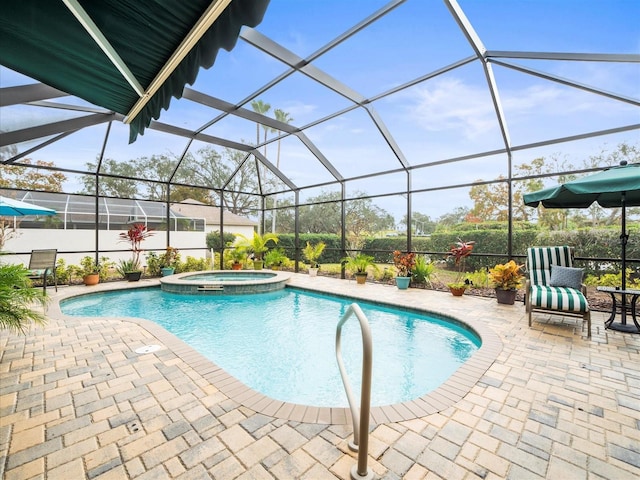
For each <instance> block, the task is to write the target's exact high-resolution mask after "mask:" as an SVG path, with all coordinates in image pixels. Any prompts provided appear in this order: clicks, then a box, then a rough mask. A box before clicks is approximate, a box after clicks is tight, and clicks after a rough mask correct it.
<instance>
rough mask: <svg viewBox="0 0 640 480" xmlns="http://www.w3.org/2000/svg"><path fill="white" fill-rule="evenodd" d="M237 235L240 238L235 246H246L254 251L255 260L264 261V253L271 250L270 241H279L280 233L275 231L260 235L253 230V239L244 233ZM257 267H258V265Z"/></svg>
mask: <svg viewBox="0 0 640 480" xmlns="http://www.w3.org/2000/svg"><path fill="white" fill-rule="evenodd" d="M237 237H238V240H237V241H236V243H235V247H236V248H238V247H240V248H246V249H247V250H249V251H250V252H252V253H253V254H254V257H255V258H254V262H262V258H263V255H264V254H265V252H266V251H267V250H269V247H268V244H269V242H273V243H274V244H276V243H278V235H276V234H275V233H265V234H264V235H260V234H259V233H258V232H253V238H251V239H249V238H247V237H245V236H244V235H242V234H238V235H237ZM260 268H261V267H260ZM256 269H258V267H257V265H256Z"/></svg>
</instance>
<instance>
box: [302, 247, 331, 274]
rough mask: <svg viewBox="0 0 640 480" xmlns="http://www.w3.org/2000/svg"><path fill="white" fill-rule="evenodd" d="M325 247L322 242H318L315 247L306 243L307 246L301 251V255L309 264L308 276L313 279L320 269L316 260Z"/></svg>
mask: <svg viewBox="0 0 640 480" xmlns="http://www.w3.org/2000/svg"><path fill="white" fill-rule="evenodd" d="M326 246H327V245H326V244H325V243H324V242H318V243H316V244H315V245H312V244H311V243H309V242H307V245H306V246H305V247H304V248H303V249H302V255H304V258H305V259H306V260H307V262H309V275H310V276H312V277H315V276H316V275H317V274H318V270H319V269H320V264H319V263H318V258H320V255H322V252H324V248H325V247H326Z"/></svg>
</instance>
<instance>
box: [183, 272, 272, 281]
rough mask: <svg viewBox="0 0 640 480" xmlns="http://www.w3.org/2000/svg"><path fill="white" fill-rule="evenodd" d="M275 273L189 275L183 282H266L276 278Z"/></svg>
mask: <svg viewBox="0 0 640 480" xmlns="http://www.w3.org/2000/svg"><path fill="white" fill-rule="evenodd" d="M275 276H276V274H275V273H266V272H265V273H253V272H246V273H245V272H238V273H231V272H228V273H224V272H215V273H196V274H194V275H188V276H184V277H182V280H189V281H195V282H229V281H232V282H244V281H252V280H264V279H267V278H273V277H275Z"/></svg>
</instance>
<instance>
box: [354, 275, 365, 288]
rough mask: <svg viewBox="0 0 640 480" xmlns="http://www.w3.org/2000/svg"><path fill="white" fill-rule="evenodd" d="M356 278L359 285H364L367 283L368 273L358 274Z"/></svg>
mask: <svg viewBox="0 0 640 480" xmlns="http://www.w3.org/2000/svg"><path fill="white" fill-rule="evenodd" d="M355 277H356V282H357V283H358V285H364V284H365V283H366V281H367V274H366V273H356V274H355Z"/></svg>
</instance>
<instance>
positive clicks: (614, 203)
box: [523, 161, 640, 290]
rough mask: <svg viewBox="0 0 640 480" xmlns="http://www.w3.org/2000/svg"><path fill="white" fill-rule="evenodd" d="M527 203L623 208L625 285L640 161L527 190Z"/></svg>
mask: <svg viewBox="0 0 640 480" xmlns="http://www.w3.org/2000/svg"><path fill="white" fill-rule="evenodd" d="M523 197H524V203H525V205H528V206H530V207H537V206H538V205H539V204H540V203H542V205H544V206H545V207H546V208H587V207H589V206H590V205H591V204H592V203H593V202H598V204H599V205H600V206H602V207H609V208H612V207H621V208H622V233H621V234H620V244H621V245H622V258H621V260H622V272H623V274H622V289H623V290H625V289H626V286H627V285H626V275H625V273H624V272H626V268H627V241H628V240H629V234H628V233H627V224H626V211H625V210H626V207H627V206H630V207H637V206H640V163H630V164H627V162H626V161H622V162H620V165H619V166H616V167H611V168H607V169H605V170H602V171H601V172H597V173H594V174H593V175H587V176H586V177H582V178H579V179H577V180H572V181H570V182H567V183H564V184H562V185H558V186H556V187H551V188H545V189H544V190H538V191H537V192H532V193H525V194H524V196H523Z"/></svg>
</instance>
